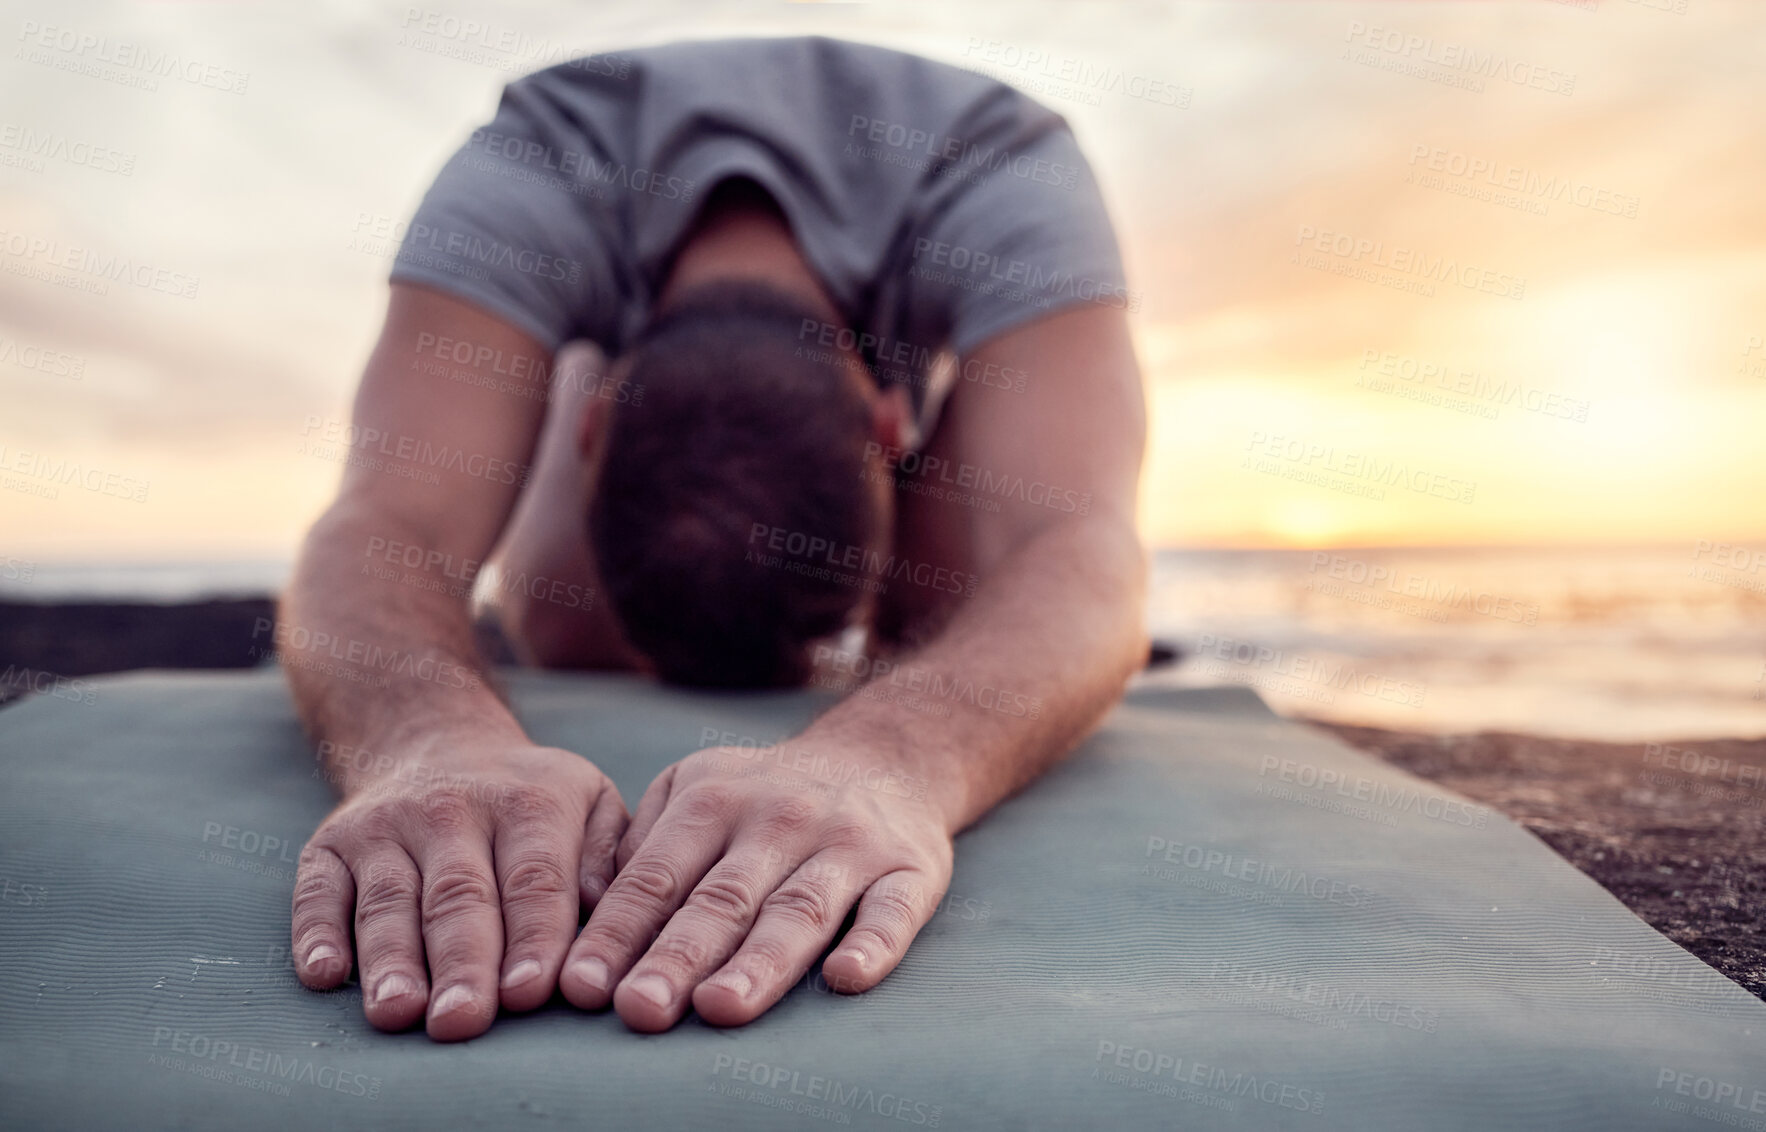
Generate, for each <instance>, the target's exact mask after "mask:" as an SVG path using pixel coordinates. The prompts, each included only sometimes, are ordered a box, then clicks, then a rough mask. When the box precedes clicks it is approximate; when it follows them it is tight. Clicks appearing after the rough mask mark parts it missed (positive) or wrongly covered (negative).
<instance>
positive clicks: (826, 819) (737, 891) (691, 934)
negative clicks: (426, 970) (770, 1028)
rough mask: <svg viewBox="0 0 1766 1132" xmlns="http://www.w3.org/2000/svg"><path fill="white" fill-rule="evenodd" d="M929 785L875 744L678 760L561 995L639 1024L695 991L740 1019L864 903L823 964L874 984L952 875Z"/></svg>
mask: <svg viewBox="0 0 1766 1132" xmlns="http://www.w3.org/2000/svg"><path fill="white" fill-rule="evenodd" d="M824 755H828V756H831V757H824ZM926 786H927V782H926V780H925V779H923V778H915V777H912V776H909V775H904V774H902V773H900V772H899V771H896V770H894V769H892V768H890V767H887V766H884V765H881V764H879V763H878V762H877V761H876V760H875V759H872V760H870V761H866V756H865V755H857V756H854V757H852V758H850V759H843V758H841V757H840V756H837V755H832V753H831V752H823V753H821V754H812V753H810V752H808V751H807V750H805V749H803V748H801V747H792V746H790V745H786V746H782V747H773V748H762V749H758V750H757V749H755V748H742V747H724V748H713V749H710V750H704V751H700V752H698V753H696V754H693V755H690V756H688V757H687V758H685V759H683V760H681V761H680V762H678V763H676V764H674V765H673V766H671V767H669V768H668V769H667V770H665V771H663V772H662V774H660V775H658V776H657V779H656V781H655V782H653V783H651V785H650V789H649V790H647V791H645V793H644V797H643V800H642V801H640V802H639V803H638V809H637V812H636V814H634V815H633V818H632V824H631V827H630V828H629V829H628V830H627V831H626V835H625V838H624V840H623V841H622V842H621V843H620V846H619V866H620V868H619V874H618V875H617V876H616V877H615V878H614V880H613V883H612V885H611V886H610V887H609V888H608V889H607V894H606V896H605V897H604V898H603V899H602V900H601V903H600V904H599V905H598V906H597V907H596V908H595V912H594V915H593V916H591V917H590V919H589V923H588V926H587V927H586V928H585V929H584V930H583V932H582V934H581V935H580V936H579V937H578V938H577V941H576V943H575V944H574V945H573V946H572V947H571V949H570V957H569V960H568V962H567V963H566V965H565V969H564V973H563V975H562V976H561V977H560V979H559V987H560V989H561V990H562V991H563V992H564V997H565V998H567V999H569V1000H570V1001H571V1002H572V1003H573V1004H575V1005H577V1006H579V1007H582V1008H583V1009H585V1010H598V1009H600V1008H602V1007H604V1006H606V1005H607V1004H608V1002H609V1001H611V1002H612V1003H613V1005H614V1008H615V1009H616V1010H617V1011H618V1012H619V1016H620V1017H621V1018H622V1019H624V1020H625V1023H626V1025H628V1026H630V1027H631V1028H632V1029H634V1030H641V1031H659V1030H666V1029H668V1028H669V1027H670V1026H672V1025H674V1024H675V1023H676V1022H678V1021H680V1019H681V1017H682V1016H683V1015H684V1014H685V1013H686V1012H687V1007H688V1005H689V1003H691V1005H692V1006H693V1008H694V1009H695V1010H697V1011H698V1012H699V1015H700V1017H702V1018H704V1019H705V1020H706V1021H707V1022H710V1023H712V1024H713V1025H717V1026H738V1025H742V1024H744V1023H747V1022H751V1021H753V1020H754V1019H755V1018H758V1017H759V1016H760V1015H761V1014H762V1013H764V1012H765V1011H766V1010H767V1008H768V1007H770V1006H772V1004H773V1003H775V1002H777V1001H778V1000H779V999H780V997H782V996H783V995H784V994H785V992H786V991H787V990H789V989H790V988H791V987H792V985H793V984H795V983H796V982H797V980H798V979H799V978H801V977H802V976H803V975H804V973H805V972H806V971H807V970H808V969H809V967H810V965H811V964H812V963H814V962H815V959H816V957H817V956H818V955H820V954H821V953H822V951H823V950H824V949H825V948H826V947H827V946H828V944H829V942H830V941H831V940H832V939H833V938H834V935H835V933H836V932H837V931H838V930H839V928H840V925H841V923H842V922H843V921H844V920H845V917H846V914H847V912H848V910H850V909H851V908H852V906H853V904H854V902H855V901H856V902H857V903H858V914H857V917H856V919H855V921H854V923H853V926H852V930H850V931H849V932H847V933H846V937H845V939H844V940H843V941H842V942H841V945H840V948H839V950H837V951H835V952H834V954H833V955H831V956H829V958H828V960H827V962H826V963H824V964H823V965H822V972H823V974H824V975H825V976H826V978H827V980H828V982H829V985H830V986H832V987H833V988H834V989H836V990H840V991H846V992H857V991H864V990H869V989H870V988H872V987H874V986H876V985H877V983H878V982H880V981H881V980H882V979H883V977H884V976H885V975H887V974H889V972H890V971H892V970H894V969H895V965H896V964H897V963H899V962H901V958H902V955H903V954H904V953H906V951H907V948H908V944H909V943H911V942H912V941H913V938H914V936H915V935H917V934H918V933H919V930H920V928H921V927H923V926H924V925H925V923H926V921H927V920H928V919H929V918H931V915H932V912H933V910H934V909H935V908H936V906H937V903H938V900H939V899H940V898H941V897H942V896H943V894H944V891H945V889H946V887H947V885H948V882H949V880H950V874H951V858H952V853H953V850H952V846H951V834H950V831H949V829H948V828H947V825H946V820H945V817H944V815H943V814H942V813H940V812H939V810H938V808H937V807H936V806H934V805H933V804H931V803H930V802H929V801H928V800H927V799H926ZM616 988H617V989H616Z"/></svg>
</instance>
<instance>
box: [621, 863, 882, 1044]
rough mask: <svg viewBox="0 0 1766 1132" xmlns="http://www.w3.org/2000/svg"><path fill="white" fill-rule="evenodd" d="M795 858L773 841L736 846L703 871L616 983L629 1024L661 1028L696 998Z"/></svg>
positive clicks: (646, 1030) (654, 1029) (645, 1028)
mask: <svg viewBox="0 0 1766 1132" xmlns="http://www.w3.org/2000/svg"><path fill="white" fill-rule="evenodd" d="M796 864H797V861H796V858H795V857H787V856H786V855H785V854H784V853H781V852H780V851H779V850H777V849H774V848H771V847H767V848H765V849H761V848H751V849H749V850H747V851H742V850H739V849H738V850H732V851H731V852H730V854H729V855H728V856H726V857H724V859H723V860H722V861H720V862H718V864H717V865H716V867H714V868H713V869H712V870H711V871H710V872H709V873H707V874H705V879H704V880H702V881H700V882H699V883H698V884H697V885H696V886H694V888H693V891H692V892H691V893H689V894H688V895H687V899H686V900H685V901H683V902H682V903H681V907H680V911H678V912H676V913H675V914H674V915H673V916H671V917H669V921H668V925H667V926H666V927H664V928H663V929H662V934H661V935H660V936H658V937H657V938H656V942H655V943H653V944H651V945H650V950H648V951H646V952H645V953H644V957H643V958H642V959H639V960H638V961H637V963H635V964H634V965H633V966H632V970H631V973H630V974H628V975H627V976H626V977H625V979H624V980H623V981H622V982H621V983H620V984H619V986H618V988H617V989H615V990H614V992H613V1006H614V1009H616V1010H618V1011H619V1016H620V1018H621V1019H623V1020H624V1021H625V1024H626V1025H627V1026H630V1027H631V1028H632V1029H634V1030H637V1031H639V1032H641V1033H657V1032H659V1031H662V1030H666V1029H668V1028H669V1027H670V1026H673V1025H674V1024H675V1023H676V1022H679V1021H680V1020H681V1016H682V1015H684V1014H685V1013H686V1012H687V1007H688V1006H689V1005H690V1004H691V1003H692V1002H693V1001H695V999H694V997H693V995H694V988H695V987H697V986H698V985H699V984H700V983H701V982H702V981H704V979H705V978H706V976H708V975H710V974H711V973H712V972H713V971H715V970H717V969H718V967H719V966H721V965H722V964H723V963H724V962H725V961H726V960H728V959H729V957H730V956H731V955H733V954H735V952H736V948H738V947H739V946H741V944H742V940H743V939H744V937H746V936H747V935H748V930H749V928H750V927H751V926H752V925H753V924H754V918H755V916H756V915H757V914H759V912H760V909H761V907H762V900H763V899H764V898H765V897H766V896H767V894H768V893H771V892H773V891H774V890H775V889H777V888H778V887H779V885H780V882H781V881H783V880H785V878H786V877H788V876H790V874H791V870H792V868H793V867H795V866H796ZM856 898H857V894H856V893H855V894H854V899H856ZM812 958H813V956H812Z"/></svg>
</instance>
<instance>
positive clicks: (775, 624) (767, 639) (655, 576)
mask: <svg viewBox="0 0 1766 1132" xmlns="http://www.w3.org/2000/svg"><path fill="white" fill-rule="evenodd" d="M805 318H814V315H813V314H806V313H805V311H804V310H803V309H802V308H801V307H800V306H798V304H797V303H796V302H795V301H794V300H792V299H790V298H789V297H788V296H783V295H780V294H778V293H777V292H774V291H772V290H770V289H767V288H764V287H760V286H757V285H752V284H722V285H717V286H708V287H705V288H702V289H700V290H698V291H695V292H693V293H690V294H689V295H687V296H684V297H683V298H682V299H681V301H680V302H679V303H678V304H677V305H675V306H673V307H671V308H669V309H668V310H667V311H666V312H664V314H663V315H662V317H660V318H659V319H658V320H657V321H656V322H654V323H653V324H652V325H651V326H650V327H649V328H648V329H647V330H646V332H645V334H644V336H643V337H642V338H641V339H640V340H639V341H638V342H637V344H636V346H635V347H634V348H633V350H631V351H630V353H629V357H630V359H631V370H630V372H629V374H628V375H627V377H628V380H629V381H630V382H631V383H632V385H633V386H634V387H635V388H641V389H642V390H643V401H642V403H641V404H624V405H620V406H619V407H618V408H617V409H616V411H615V414H614V416H613V418H612V421H611V423H610V425H609V430H608V437H607V444H606V447H605V450H604V453H603V456H602V465H601V470H600V477H599V481H598V484H597V489H596V492H595V499H594V502H593V503H592V504H591V506H590V509H589V517H588V518H589V540H590V543H591V545H592V546H593V547H594V552H595V557H596V562H597V565H598V567H599V569H600V573H601V578H602V581H603V584H604V585H605V587H606V590H607V595H608V597H609V599H610V600H611V601H612V604H613V608H614V611H615V613H616V614H617V615H618V617H619V619H620V621H621V623H622V625H623V626H624V628H625V632H626V636H627V637H628V638H629V639H630V641H631V643H632V644H633V646H635V647H636V648H637V649H638V650H639V651H641V652H643V653H644V654H645V655H646V656H647V657H649V658H650V660H651V661H652V663H653V664H654V665H655V666H656V669H657V673H658V675H659V676H661V677H662V678H663V679H664V680H667V681H670V682H672V683H678V684H687V685H697V686H709V687H741V686H778V685H788V684H795V683H801V682H802V681H803V679H804V678H805V677H806V676H807V674H808V660H807V657H808V646H809V643H810V642H811V641H813V640H815V639H817V638H820V637H825V636H827V635H829V634H831V633H835V632H838V631H839V630H840V629H841V628H842V627H843V626H844V625H845V624H846V623H847V621H848V620H849V618H850V616H851V614H852V611H853V609H854V608H855V606H856V605H857V603H858V601H859V599H860V597H861V596H862V589H861V588H860V587H859V586H858V585H856V584H854V580H853V578H852V575H853V574H854V573H855V572H854V571H851V570H844V571H837V570H832V569H828V568H827V564H826V563H825V562H823V561H821V560H820V558H815V559H811V558H807V557H805V556H803V555H802V554H801V553H799V555H798V556H797V557H795V558H794V557H792V556H790V555H788V554H787V555H783V556H781V555H779V554H778V552H777V550H774V549H769V547H768V543H769V542H775V543H782V542H785V541H788V542H789V544H790V545H791V546H793V547H798V548H801V547H803V546H807V545H816V546H826V547H834V548H841V550H842V551H844V549H845V548H847V547H854V548H860V549H861V550H862V549H864V548H868V547H870V546H872V545H873V544H874V543H875V541H876V540H877V539H878V538H879V537H880V534H881V531H880V527H881V522H882V518H881V514H880V512H881V506H880V504H879V502H878V499H877V496H876V494H875V493H874V491H873V490H871V489H870V488H869V487H868V486H867V485H866V483H865V481H864V479H863V477H862V474H861V472H862V469H863V465H864V450H865V443H866V441H867V440H868V439H869V428H870V426H869V421H870V413H869V407H868V405H867V404H866V401H865V398H864V396H863V393H862V391H861V388H862V387H860V386H859V384H858V383H857V382H856V381H855V379H854V378H853V376H852V375H851V374H850V373H849V372H847V371H845V370H844V369H843V366H842V364H841V363H839V362H836V361H833V360H831V359H828V358H826V357H825V356H824V355H822V354H820V353H819V352H818V351H806V350H804V349H802V337H801V332H800V328H801V327H802V325H803V323H804V319H805ZM818 539H819V540H824V541H822V542H819V543H816V542H812V540H818Z"/></svg>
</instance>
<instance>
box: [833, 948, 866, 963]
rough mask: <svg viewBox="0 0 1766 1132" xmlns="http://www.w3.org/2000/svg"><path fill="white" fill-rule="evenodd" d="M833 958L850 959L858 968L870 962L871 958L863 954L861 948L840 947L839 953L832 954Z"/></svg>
mask: <svg viewBox="0 0 1766 1132" xmlns="http://www.w3.org/2000/svg"><path fill="white" fill-rule="evenodd" d="M834 958H836V959H850V960H852V961H853V962H854V963H857V964H858V965H859V966H860V967H864V966H866V965H868V964H869V963H870V961H871V957H870V956H869V955H866V954H865V950H864V948H862V947H842V948H841V949H840V950H839V951H836V952H835V953H834Z"/></svg>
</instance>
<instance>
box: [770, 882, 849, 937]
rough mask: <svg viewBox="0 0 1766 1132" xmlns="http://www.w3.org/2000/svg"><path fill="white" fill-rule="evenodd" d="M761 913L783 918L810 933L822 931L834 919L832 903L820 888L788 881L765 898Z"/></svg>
mask: <svg viewBox="0 0 1766 1132" xmlns="http://www.w3.org/2000/svg"><path fill="white" fill-rule="evenodd" d="M762 911H764V912H768V913H771V914H773V915H778V916H784V917H785V918H787V919H789V920H792V921H795V922H796V923H798V924H800V925H802V926H803V927H806V928H809V929H810V930H811V931H818V932H819V931H824V930H826V929H827V928H828V927H829V926H831V924H832V921H833V918H834V909H833V902H832V901H831V900H830V899H829V897H828V894H827V893H826V892H825V891H823V890H822V889H821V888H820V887H818V886H816V885H814V884H809V883H806V882H804V881H799V880H788V881H786V882H785V883H784V884H782V885H780V886H779V887H778V888H776V889H774V890H773V894H772V895H771V896H769V897H767V898H766V903H765V905H764V906H763V908H762Z"/></svg>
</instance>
